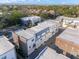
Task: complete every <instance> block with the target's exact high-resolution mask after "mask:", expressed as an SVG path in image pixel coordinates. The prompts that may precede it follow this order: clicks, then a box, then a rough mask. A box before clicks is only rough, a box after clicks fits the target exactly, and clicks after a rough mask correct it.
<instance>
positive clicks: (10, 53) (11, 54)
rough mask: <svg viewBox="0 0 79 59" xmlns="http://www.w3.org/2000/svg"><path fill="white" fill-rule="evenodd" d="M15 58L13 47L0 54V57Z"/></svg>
mask: <svg viewBox="0 0 79 59" xmlns="http://www.w3.org/2000/svg"><path fill="white" fill-rule="evenodd" d="M3 58H4V59H16V53H15V49H14V48H13V49H11V50H10V51H7V52H6V53H4V54H3V55H1V56H0V59H3Z"/></svg>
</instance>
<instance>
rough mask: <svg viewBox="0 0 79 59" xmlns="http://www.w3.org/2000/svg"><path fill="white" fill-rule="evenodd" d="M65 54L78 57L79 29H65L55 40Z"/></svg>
mask: <svg viewBox="0 0 79 59" xmlns="http://www.w3.org/2000/svg"><path fill="white" fill-rule="evenodd" d="M55 45H56V46H58V47H59V48H60V49H61V50H62V51H63V53H64V54H65V55H67V54H70V55H73V56H75V57H79V29H66V30H65V31H64V32H63V33H61V34H60V35H59V36H58V37H57V38H56V41H55Z"/></svg>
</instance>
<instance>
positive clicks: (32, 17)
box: [21, 16, 41, 20]
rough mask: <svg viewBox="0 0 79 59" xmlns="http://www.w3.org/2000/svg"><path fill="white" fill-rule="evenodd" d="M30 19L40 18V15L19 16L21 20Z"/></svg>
mask: <svg viewBox="0 0 79 59" xmlns="http://www.w3.org/2000/svg"><path fill="white" fill-rule="evenodd" d="M28 18H29V19H30V20H31V19H34V18H41V17H39V16H29V17H23V18H21V19H22V20H29V19H28Z"/></svg>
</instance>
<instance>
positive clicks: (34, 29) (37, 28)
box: [30, 25, 48, 33]
mask: <svg viewBox="0 0 79 59" xmlns="http://www.w3.org/2000/svg"><path fill="white" fill-rule="evenodd" d="M46 28H48V27H46V26H38V25H37V26H34V27H32V28H30V29H31V30H33V31H35V33H38V32H40V31H42V30H44V29H46Z"/></svg>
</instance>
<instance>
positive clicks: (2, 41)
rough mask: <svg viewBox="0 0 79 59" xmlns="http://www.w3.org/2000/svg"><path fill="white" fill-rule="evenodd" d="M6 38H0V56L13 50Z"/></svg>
mask: <svg viewBox="0 0 79 59" xmlns="http://www.w3.org/2000/svg"><path fill="white" fill-rule="evenodd" d="M6 39H7V38H6V37H4V36H0V55H3V54H5V53H6V52H9V50H11V49H13V48H14V45H12V44H11V43H10V42H9V41H8V40H6Z"/></svg>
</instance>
